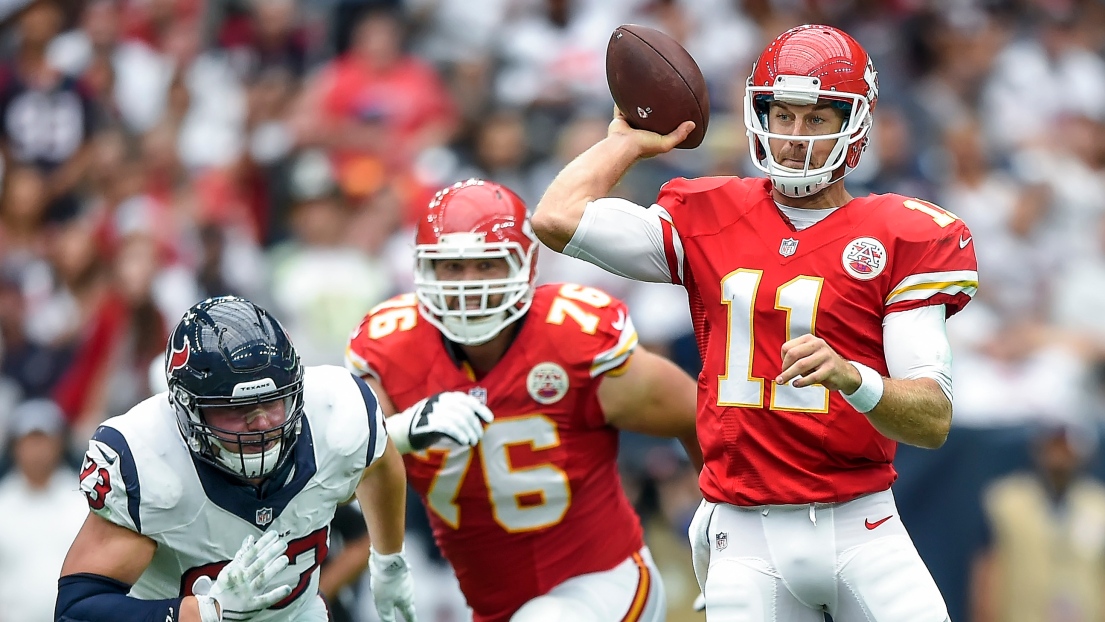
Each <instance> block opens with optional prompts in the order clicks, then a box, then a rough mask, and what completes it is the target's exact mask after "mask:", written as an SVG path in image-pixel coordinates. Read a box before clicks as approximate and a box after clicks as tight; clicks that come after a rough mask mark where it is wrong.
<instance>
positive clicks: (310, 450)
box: [54, 296, 414, 622]
mask: <svg viewBox="0 0 1105 622" xmlns="http://www.w3.org/2000/svg"><path fill="white" fill-rule="evenodd" d="M165 375H166V378H167V380H168V392H165V393H159V394H157V395H154V396H153V397H151V398H149V399H147V400H146V401H144V402H142V403H140V404H138V405H137V406H135V407H134V408H132V409H131V410H130V411H129V412H127V413H126V414H124V415H121V416H118V417H114V418H112V419H109V420H107V421H106V422H105V423H104V424H103V425H102V426H101V427H100V428H99V429H98V430H96V433H95V434H94V435H93V437H92V439H91V440H90V441H89V447H88V452H87V453H86V454H85V458H84V467H83V469H82V470H81V474H80V488H81V490H82V491H83V492H84V494H85V496H86V497H87V500H88V507H89V508H90V509H91V512H90V513H89V515H88V518H87V520H86V522H85V524H84V526H83V527H82V528H81V531H80V533H79V534H78V535H77V538H76V540H75V541H74V542H73V545H72V547H71V548H70V550H69V555H68V557H67V558H66V560H65V564H64V566H63V568H62V572H61V574H62V576H61V579H60V581H59V583H58V586H59V589H58V600H57V607H56V610H55V616H54V617H55V619H56V620H59V621H65V622H70V621H71V622H116V621H118V620H144V621H151V622H217V621H219V620H256V621H264V620H288V621H295V622H325V621H326V620H327V618H328V616H327V612H326V607H325V605H324V603H323V601H322V599H321V598H320V597H319V595H318V577H319V570H318V568H319V565H320V564H321V563H322V561H323V559H325V557H326V552H327V544H328V543H329V538H330V521H331V519H332V518H333V517H334V511H335V509H336V507H337V506H338V505H339V504H341V503H344V502H346V501H349V500H351V499H352V498H353V497H354V496H356V498H357V500H358V501H359V502H360V505H361V508H362V509H363V510H364V513H365V521H366V523H367V526H368V529H369V532H370V533H371V535H372V552H371V555H370V561H369V569H370V573H371V581H372V590H373V596H374V598H375V600H376V606H377V609H378V611H379V613H380V618H381V619H382V620H384V621H385V622H390V621H393V620H395V619H396V618H395V610H396V609H398V610H399V611H401V612H402V613H403V616H404V617H405V618H406V619H407V621H408V622H412V621H413V620H414V607H413V605H412V600H413V582H412V579H411V575H410V570H409V568H408V567H407V564H406V559H405V557H404V553H403V529H404V521H405V514H404V504H405V495H406V477H405V473H404V470H403V464H402V460H401V458H400V456H399V454H398V452H397V451H396V449H395V447H394V446H393V445H392V444H391V443H390V442H388V436H387V433H386V432H385V431H384V424H383V414H382V413H381V412H380V409H379V405H378V402H377V400H376V397H375V396H374V395H373V393H372V390H371V389H370V388H369V387H368V385H366V384H365V383H364V382H363V381H362V380H361V379H360V378H357V377H355V376H352V375H350V374H349V372H347V371H345V370H344V369H342V368H340V367H309V368H304V367H303V366H302V365H301V364H300V360H299V355H298V354H297V353H296V350H295V348H294V347H293V346H292V343H291V341H290V340H289V338H288V335H287V334H286V333H285V332H284V329H283V327H281V325H280V324H279V323H278V322H277V321H276V319H275V318H273V317H272V316H271V315H269V314H268V313H267V312H266V311H265V310H263V309H261V308H260V307H257V306H256V305H254V304H253V303H251V302H249V301H247V300H244V299H241V298H236V297H229V296H228V297H222V298H213V299H209V300H206V301H203V302H201V303H199V304H197V305H195V306H193V307H192V308H191V309H189V310H188V312H187V313H186V314H185V315H184V318H183V319H182V320H181V321H180V323H179V324H178V325H177V326H176V328H175V330H174V331H173V333H172V335H171V336H170V337H169V344H168V347H167V349H166V353H165Z"/></svg>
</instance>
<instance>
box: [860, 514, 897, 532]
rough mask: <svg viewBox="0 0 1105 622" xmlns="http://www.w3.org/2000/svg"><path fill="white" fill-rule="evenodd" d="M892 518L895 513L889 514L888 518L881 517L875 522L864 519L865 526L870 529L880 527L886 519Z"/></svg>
mask: <svg viewBox="0 0 1105 622" xmlns="http://www.w3.org/2000/svg"><path fill="white" fill-rule="evenodd" d="M892 518H894V515H893V514H891V515H890V516H887V517H886V518H881V519H879V520H877V521H875V522H873V523H872V522H871V521H869V520H864V521H863V526H864V527H866V528H868V529H874V528H875V527H878V526H879V525H881V524H883V523H885V522H886V521H888V520H890V519H892Z"/></svg>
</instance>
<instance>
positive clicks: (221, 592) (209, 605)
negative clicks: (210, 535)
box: [192, 530, 292, 622]
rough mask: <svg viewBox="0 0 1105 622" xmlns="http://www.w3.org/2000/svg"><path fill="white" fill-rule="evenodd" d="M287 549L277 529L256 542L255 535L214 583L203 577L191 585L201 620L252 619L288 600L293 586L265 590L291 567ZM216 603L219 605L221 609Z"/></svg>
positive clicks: (217, 621)
mask: <svg viewBox="0 0 1105 622" xmlns="http://www.w3.org/2000/svg"><path fill="white" fill-rule="evenodd" d="M287 550H288V544H287V543H286V542H284V540H282V539H281V538H280V537H279V536H278V535H277V534H276V531H275V530H274V531H270V532H268V533H266V534H265V535H263V536H261V539H260V540H257V541H256V542H254V540H253V536H247V537H246V539H245V540H244V541H243V542H242V548H240V549H238V552H237V553H236V554H235V555H234V559H233V560H231V561H230V563H229V564H227V565H226V566H225V567H224V568H223V569H222V572H220V573H219V577H218V578H217V579H215V581H214V582H212V581H211V577H200V578H198V579H196V582H195V583H193V584H192V593H193V594H195V595H196V600H197V601H199V609H200V621H201V622H221V621H222V620H249V619H250V618H252V617H253V616H254V615H256V614H257V613H258V612H260V611H262V610H264V609H268V608H269V607H271V606H273V605H275V604H276V603H278V602H280V601H281V600H284V599H285V598H287V596H288V594H291V593H292V586H290V585H280V586H277V587H275V588H273V589H272V590H269V591H267V592H266V591H265V589H266V588H268V587H269V582H270V581H272V579H273V577H275V576H276V575H278V574H280V571H281V570H284V569H285V568H287V567H288V557H287V556H286V555H284V552H285V551H287ZM215 603H218V604H219V607H218V609H216V608H215ZM220 609H221V610H222V614H221V615H220V613H219V610H220Z"/></svg>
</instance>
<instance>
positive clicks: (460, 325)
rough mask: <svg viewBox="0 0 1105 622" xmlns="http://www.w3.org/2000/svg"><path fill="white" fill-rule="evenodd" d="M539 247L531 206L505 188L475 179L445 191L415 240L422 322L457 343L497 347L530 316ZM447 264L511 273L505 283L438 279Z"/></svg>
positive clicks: (437, 197) (433, 204) (434, 202)
mask: <svg viewBox="0 0 1105 622" xmlns="http://www.w3.org/2000/svg"><path fill="white" fill-rule="evenodd" d="M538 246H539V244H538V243H537V237H536V236H535V235H534V233H533V229H532V228H531V227H530V223H529V217H528V215H527V213H526V205H525V203H523V202H522V199H520V198H519V197H518V195H516V194H514V193H513V192H511V191H510V190H508V189H506V188H505V187H503V186H501V185H499V184H496V183H493V182H490V181H482V180H479V179H469V180H468V181H463V182H459V183H456V184H454V185H452V186H449V187H448V188H445V189H444V190H441V191H440V192H438V193H437V194H436V195H435V196H434V198H433V200H432V201H430V205H429V208H428V209H427V210H426V213H425V215H424V216H423V217H422V219H421V220H419V222H418V230H417V233H416V236H415V262H416V264H415V271H414V285H415V294H416V295H417V296H418V303H419V304H418V308H419V311H420V312H421V314H422V317H424V318H426V320H427V321H428V322H430V323H431V324H433V325H434V326H436V327H437V328H438V329H439V330H441V332H442V333H444V335H445V336H446V337H447V338H448V339H450V340H451V341H455V342H457V343H462V344H465V345H479V344H481V343H486V342H488V341H490V340H491V339H492V338H494V337H495V336H496V335H498V334H499V332H500V331H502V330H503V329H504V328H506V327H507V326H509V325H510V324H511V323H512V322H516V321H517V320H518V319H519V318H521V317H522V316H523V315H524V314H525V313H526V311H528V310H529V306H530V303H531V302H532V301H533V292H534V280H535V279H536V277H537V261H536V260H537V247H538ZM442 259H505V260H506V262H507V265H508V266H509V267H510V273H509V275H508V276H507V277H506V278H503V279H490V280H488V279H484V280H472V281H444V280H440V279H438V278H437V274H436V273H435V272H434V262H435V261H437V260H442ZM493 296H501V300H500V301H498V304H494V305H492V304H491V302H492V301H491V298H492V297H493ZM450 301H456V305H455V306H456V308H451V307H450V304H449V303H450ZM472 303H474V304H472Z"/></svg>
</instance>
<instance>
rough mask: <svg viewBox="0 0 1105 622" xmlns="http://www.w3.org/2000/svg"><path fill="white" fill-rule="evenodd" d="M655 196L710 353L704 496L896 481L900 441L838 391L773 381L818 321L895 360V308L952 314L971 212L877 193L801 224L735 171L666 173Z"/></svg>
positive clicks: (868, 488) (970, 280)
mask: <svg viewBox="0 0 1105 622" xmlns="http://www.w3.org/2000/svg"><path fill="white" fill-rule="evenodd" d="M657 204H658V205H659V206H660V207H662V208H663V209H664V210H665V211H666V212H667V214H666V215H665V218H664V219H662V220H661V227H662V228H664V229H665V231H664V232H663V233H664V242H665V254H666V258H667V260H668V264H669V270H670V272H671V274H672V275H673V278H672V281H673V282H676V283H682V284H683V285H684V286H685V287H686V289H687V292H688V294H689V299H690V307H691V317H692V319H693V322H694V329H695V336H696V337H697V339H698V346H699V351H700V353H701V354H702V357H703V368H702V373H701V375H700V376H699V379H698V388H699V402H698V425H697V428H698V439H699V442H700V443H701V445H702V451H703V457H704V459H705V468H704V469H703V471H702V474H701V477H700V480H699V484H700V486H701V488H702V491H703V494H704V496H706V498H707V499H710V500H711V501H715V502H724V503H730V504H734V505H743V506H749V505H764V504H794V503H811V502H825V503H835V502H842V501H848V500H850V499H853V498H856V497H858V496H860V495H863V494H868V493H873V492H878V491H882V490H886V489H887V488H889V487H890V484H891V483H892V482H893V481H894V479H895V478H896V477H897V474H896V473H895V471H894V468H893V466H892V460H893V459H894V453H895V449H896V443H895V442H894V441H891V440H890V439H888V438H886V437H884V436H882V435H881V434H880V433H878V432H877V431H876V430H875V428H874V427H873V426H872V425H871V424H870V422H869V421H868V420H867V418H866V417H865V416H864V415H863V414H860V413H859V412H857V411H856V410H855V409H854V408H852V407H851V406H850V405H849V404H848V403H847V402H846V401H845V400H844V398H843V397H842V396H841V395H840V393H839V392H836V391H829V390H827V389H826V388H825V387H823V386H820V385H814V386H810V387H803V388H797V387H793V386H790V385H782V386H780V385H776V384H775V382H774V379H775V377H776V376H778V375H779V374H780V373H781V372H782V371H783V369H782V353H781V350H782V346H783V343H785V342H786V341H788V340H790V339H793V338H796V337H799V336H801V335H803V334H813V335H816V336H818V337H820V338H822V339H824V340H825V341H826V342H827V343H828V344H829V346H831V347H832V348H833V349H834V350H836V352H837V353H838V354H840V355H841V356H843V357H844V358H845V359H849V360H854V361H858V362H860V363H863V364H865V365H867V366H869V367H871V368H873V369H875V370H877V371H878V372H879V373H881V374H882V375H884V376H886V375H888V374H887V366H886V360H885V356H884V352H883V334H882V324H883V318H884V317H885V316H886V315H887V314H889V313H893V312H896V311H905V310H909V309H914V308H919V307H924V306H929V305H944V308H945V312H946V314H947V316H951V315H952V314H954V313H956V312H958V311H959V310H960V309H962V308H963V307H964V306H965V305H966V304H967V303H968V302H969V301H970V299H971V297H972V296H973V295H974V293H975V291H976V290H977V288H978V275H977V272H976V270H977V268H976V263H975V254H974V243H973V240H972V236H971V233H970V231H968V229H967V227H966V226H965V225H964V224H963V221H962V220H960V219H958V218H957V217H956V216H955V215H954V214H951V213H950V212H947V211H945V210H943V209H941V208H939V207H937V206H935V205H932V204H931V203H927V202H924V201H920V200H917V199H909V198H905V197H902V196H899V195H872V196H869V197H865V198H857V199H853V200H852V201H850V202H849V203H847V204H846V205H844V206H843V207H840V208H839V209H837V210H836V211H835V212H833V213H831V214H829V215H828V216H827V217H825V218H824V219H823V220H821V221H820V222H817V223H815V224H813V225H812V226H810V227H807V228H805V229H803V230H801V231H797V230H795V228H794V227H793V226H791V225H790V223H789V222H788V221H787V219H786V217H785V216H784V215H783V214H782V212H781V211H780V210H779V208H778V207H777V206H776V205H775V203H774V201H773V199H772V196H771V192H770V181H769V180H767V179H741V178H733V177H716V178H702V179H696V180H686V179H676V180H673V181H671V182H669V183H668V184H667V185H665V186H664V188H663V189H662V190H661V192H660V196H659V197H658V198H657ZM668 229H670V230H668Z"/></svg>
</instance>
